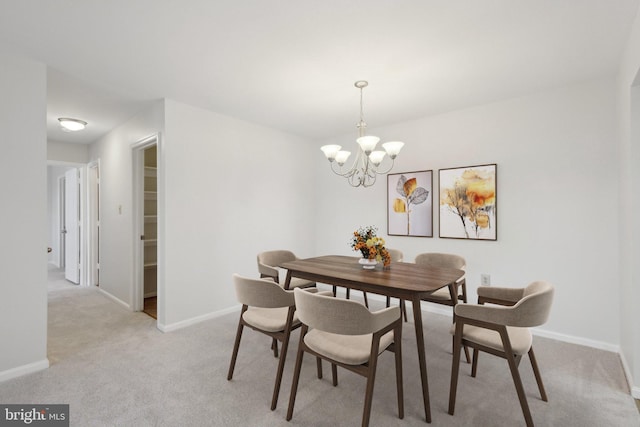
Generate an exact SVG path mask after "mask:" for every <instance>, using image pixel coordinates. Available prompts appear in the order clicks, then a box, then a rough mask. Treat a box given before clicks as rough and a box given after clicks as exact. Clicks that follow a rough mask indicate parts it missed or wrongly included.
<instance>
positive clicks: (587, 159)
mask: <svg viewBox="0 0 640 427" xmlns="http://www.w3.org/2000/svg"><path fill="white" fill-rule="evenodd" d="M615 107H616V104H615V84H614V83H613V82H612V81H594V82H589V83H584V84H580V85H576V86H571V87H566V88H560V89H557V90H552V91H548V92H544V93H539V94H535V95H532V96H528V97H523V98H518V99H512V100H507V101H503V102H498V103H494V104H489V105H483V106H479V107H475V108H469V109H466V110H461V111H455V112H451V113H448V114H442V115H438V116H433V117H427V118H423V119H421V120H416V121H411V122H405V123H401V124H397V125H394V126H390V127H385V128H373V127H371V126H373V125H375V123H369V126H370V132H369V133H370V134H374V135H377V136H380V137H382V139H383V140H390V139H399V140H401V141H404V142H405V143H406V145H405V147H404V149H403V151H402V152H401V153H400V156H399V157H398V159H397V161H396V166H395V168H394V170H393V171H392V172H406V171H416V170H428V169H432V170H433V171H434V196H435V200H436V201H437V200H438V197H439V195H438V189H437V188H438V187H437V186H438V174H437V171H438V169H441V168H450V167H461V166H470V165H479V164H485V163H497V165H498V178H497V182H498V199H497V209H498V240H497V241H496V242H486V241H464V240H455V239H440V238H438V237H437V236H438V217H437V212H438V209H437V203H436V206H434V237H433V238H418V237H396V236H391V237H388V239H387V241H388V245H389V246H390V247H393V248H397V249H401V250H403V251H404V254H405V260H409V261H410V260H413V259H414V258H415V256H416V255H417V254H418V253H421V252H430V251H435V252H452V253H457V254H460V255H462V256H464V257H465V258H466V260H467V272H468V274H467V283H468V284H469V288H470V293H471V300H472V301H473V300H475V298H476V297H475V289H476V288H477V286H478V285H479V282H480V274H481V273H488V274H490V275H491V281H492V284H494V285H503V286H510V287H516V286H524V285H527V284H528V283H530V282H531V281H534V280H537V279H546V280H549V281H551V282H552V283H554V284H555V286H556V297H555V301H554V307H553V311H552V314H551V317H550V320H549V322H548V323H547V324H546V325H545V326H544V329H546V330H548V331H553V332H554V333H557V334H564V335H567V336H570V337H573V338H575V339H576V340H577V341H579V342H583V343H591V344H593V343H595V344H596V345H599V346H602V347H606V348H612V349H615V348H617V347H616V346H617V345H618V344H619V342H620V335H619V329H620V328H619V321H620V316H619V293H620V290H619V282H620V277H619V273H618V271H619V270H618V268H619V266H618V251H619V247H618V236H617V224H618V220H619V219H618V216H617V212H616V208H617V204H618V194H617V188H618V176H617V167H618V163H617V161H618V158H617V152H616V138H617V133H616V116H615ZM354 139H355V131H354V132H353V134H350V135H346V136H343V137H342V138H332V139H331V140H328V141H323V143H328V142H334V143H342V145H343V146H349V147H351V148H354V145H355V142H354ZM319 146H320V144H318V147H319ZM316 159H317V163H316V169H315V173H316V174H317V175H318V182H317V187H316V195H317V201H316V203H315V205H316V208H317V215H316V221H317V230H318V231H321V232H319V233H318V235H317V236H316V237H317V238H316V249H317V251H318V252H325V253H328V252H334V253H344V254H350V253H351V254H353V252H350V247H349V246H348V244H347V243H348V240H349V236H350V233H351V232H352V231H353V230H355V229H356V228H357V227H358V226H360V225H370V224H371V225H377V226H378V227H379V233H380V234H382V235H386V231H387V226H386V221H387V218H386V194H387V193H386V192H387V188H386V180H385V178H384V177H383V178H382V181H381V182H379V183H377V184H376V185H375V186H374V187H372V188H370V189H362V188H355V189H354V188H351V187H349V186H348V185H347V183H346V182H345V180H344V179H343V178H340V177H337V176H335V175H333V174H332V173H331V172H330V171H329V164H328V162H327V161H326V160H325V159H324V157H323V156H322V154H321V152H320V151H319V150H317V152H316ZM596 314H597V315H596Z"/></svg>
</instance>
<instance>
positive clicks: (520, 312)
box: [509, 280, 554, 327]
mask: <svg viewBox="0 0 640 427" xmlns="http://www.w3.org/2000/svg"><path fill="white" fill-rule="evenodd" d="M553 294H554V288H553V285H552V284H551V283H549V282H545V281H542V280H539V281H536V282H533V283H531V284H529V285H528V286H527V287H526V288H525V289H524V293H523V296H522V298H521V299H520V301H518V302H517V303H516V304H515V305H514V306H512V307H511V309H513V311H514V312H515V318H513V319H512V320H511V322H509V324H510V325H511V326H519V327H534V326H540V325H542V324H544V323H545V322H546V321H547V319H548V318H549V313H550V312H551V304H552V302H553Z"/></svg>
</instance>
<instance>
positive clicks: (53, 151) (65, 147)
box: [47, 141, 89, 164]
mask: <svg viewBox="0 0 640 427" xmlns="http://www.w3.org/2000/svg"><path fill="white" fill-rule="evenodd" d="M47 160H49V161H54V162H55V161H58V162H71V163H85V164H86V163H88V162H89V146H88V145H87V144H73V143H70V142H59V141H47Z"/></svg>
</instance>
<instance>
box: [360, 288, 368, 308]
mask: <svg viewBox="0 0 640 427" xmlns="http://www.w3.org/2000/svg"><path fill="white" fill-rule="evenodd" d="M362 296H363V297H364V306H365V307H367V308H369V301H368V300H367V293H366V292H364V291H363V292H362Z"/></svg>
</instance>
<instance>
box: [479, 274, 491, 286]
mask: <svg viewBox="0 0 640 427" xmlns="http://www.w3.org/2000/svg"><path fill="white" fill-rule="evenodd" d="M480 284H481V285H482V286H491V276H490V275H489V274H481V275H480Z"/></svg>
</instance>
